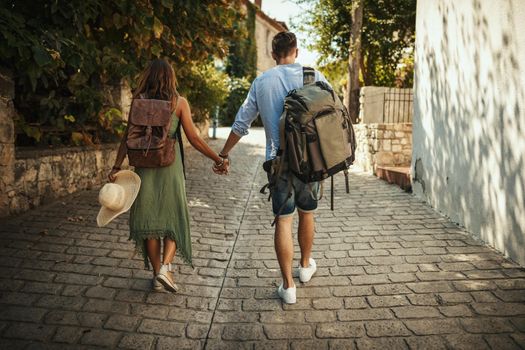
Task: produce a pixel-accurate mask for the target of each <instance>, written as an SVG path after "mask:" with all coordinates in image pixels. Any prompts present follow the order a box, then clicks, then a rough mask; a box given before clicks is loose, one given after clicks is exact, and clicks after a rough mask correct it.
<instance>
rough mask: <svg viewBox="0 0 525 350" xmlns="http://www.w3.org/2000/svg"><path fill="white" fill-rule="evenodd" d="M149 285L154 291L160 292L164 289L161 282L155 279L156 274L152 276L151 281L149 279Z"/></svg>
mask: <svg viewBox="0 0 525 350" xmlns="http://www.w3.org/2000/svg"><path fill="white" fill-rule="evenodd" d="M151 285H152V288H153V290H154V291H155V292H161V291H163V290H164V286H163V285H162V283H160V282H159V281H158V280H157V276H155V277H153V281H151Z"/></svg>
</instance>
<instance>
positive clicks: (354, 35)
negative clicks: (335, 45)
mask: <svg viewBox="0 0 525 350" xmlns="http://www.w3.org/2000/svg"><path fill="white" fill-rule="evenodd" d="M363 3H364V0H354V1H353V3H352V31H351V33H350V48H349V49H350V54H349V60H348V83H347V88H346V95H347V96H345V97H346V98H345V100H346V101H347V103H348V105H347V107H348V113H350V118H351V119H352V122H353V123H355V122H356V121H357V118H358V116H359V67H360V62H361V29H362V27H363Z"/></svg>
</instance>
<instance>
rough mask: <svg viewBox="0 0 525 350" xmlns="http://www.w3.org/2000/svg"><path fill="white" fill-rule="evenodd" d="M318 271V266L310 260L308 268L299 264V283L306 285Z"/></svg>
mask: <svg viewBox="0 0 525 350" xmlns="http://www.w3.org/2000/svg"><path fill="white" fill-rule="evenodd" d="M315 271H317V264H316V263H315V260H314V259H312V258H310V265H308V267H302V266H301V264H299V281H301V282H302V283H306V282H308V281H309V280H311V279H312V276H313V274H314V273H315Z"/></svg>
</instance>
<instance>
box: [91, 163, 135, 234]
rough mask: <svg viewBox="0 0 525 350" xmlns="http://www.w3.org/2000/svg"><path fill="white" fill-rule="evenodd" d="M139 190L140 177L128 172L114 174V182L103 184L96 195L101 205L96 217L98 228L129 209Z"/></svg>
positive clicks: (122, 171)
mask: <svg viewBox="0 0 525 350" xmlns="http://www.w3.org/2000/svg"><path fill="white" fill-rule="evenodd" d="M139 189H140V177H139V176H138V175H137V174H135V173H134V172H133V171H130V170H121V171H119V172H118V173H116V174H115V182H110V183H107V184H105V185H104V186H103V187H102V188H101V189H100V192H99V194H98V202H99V203H100V205H102V208H100V211H99V212H98V215H97V224H98V226H99V227H102V226H106V225H107V224H108V223H109V222H110V221H111V220H113V219H114V218H116V217H117V216H119V215H120V214H122V213H124V212H126V211H128V210H129V208H131V205H132V204H133V201H135V198H137V194H138V193H139Z"/></svg>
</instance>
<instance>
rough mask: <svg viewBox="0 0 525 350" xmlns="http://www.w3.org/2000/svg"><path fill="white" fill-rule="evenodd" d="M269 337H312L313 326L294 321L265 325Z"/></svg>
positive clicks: (265, 331)
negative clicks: (298, 323) (294, 322)
mask: <svg viewBox="0 0 525 350" xmlns="http://www.w3.org/2000/svg"><path fill="white" fill-rule="evenodd" d="M263 328H264V333H265V334H266V336H267V337H268V339H303V338H311V337H312V334H313V332H312V326H310V325H297V324H293V323H288V324H275V325H264V327H263Z"/></svg>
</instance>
